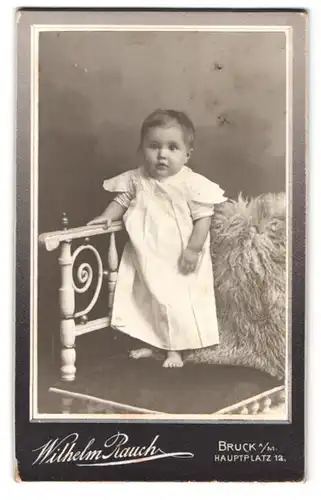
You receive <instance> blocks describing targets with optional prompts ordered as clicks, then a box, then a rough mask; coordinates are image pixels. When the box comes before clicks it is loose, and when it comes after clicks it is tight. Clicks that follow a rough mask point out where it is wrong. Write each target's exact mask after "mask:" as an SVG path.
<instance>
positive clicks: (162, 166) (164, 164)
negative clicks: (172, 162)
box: [156, 163, 167, 168]
mask: <svg viewBox="0 0 321 500" xmlns="http://www.w3.org/2000/svg"><path fill="white" fill-rule="evenodd" d="M156 168H167V165H166V163H157V164H156Z"/></svg>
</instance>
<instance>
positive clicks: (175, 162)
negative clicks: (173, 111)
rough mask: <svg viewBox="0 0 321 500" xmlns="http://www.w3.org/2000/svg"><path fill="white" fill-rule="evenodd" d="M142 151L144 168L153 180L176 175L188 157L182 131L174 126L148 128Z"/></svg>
mask: <svg viewBox="0 0 321 500" xmlns="http://www.w3.org/2000/svg"><path fill="white" fill-rule="evenodd" d="M142 150H143V155H144V165H145V168H146V170H147V172H148V173H149V175H150V176H151V177H154V178H155V179H164V178H166V177H169V176H171V175H174V174H176V173H177V172H179V171H180V170H181V168H182V167H183V166H184V165H185V163H186V161H187V160H188V158H189V156H190V148H188V146H187V145H186V143H185V140H184V134H183V131H182V129H181V128H180V127H179V126H175V125H173V126H169V127H153V128H150V129H149V130H148V131H147V134H146V136H145V138H144V140H143V144H142Z"/></svg>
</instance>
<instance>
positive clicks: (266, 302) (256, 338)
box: [186, 193, 286, 379]
mask: <svg viewBox="0 0 321 500" xmlns="http://www.w3.org/2000/svg"><path fill="white" fill-rule="evenodd" d="M285 236H286V198H285V194H284V193H281V194H265V195H262V196H259V197H257V198H254V199H251V200H249V201H248V200H245V199H243V198H242V197H241V196H240V197H239V199H238V201H228V202H225V203H223V204H222V205H219V206H218V207H217V209H216V213H215V215H214V216H213V222H212V227H211V240H212V242H211V252H212V256H213V268H214V280H215V294H216V301H217V312H218V320H219V326H220V344H219V345H217V346H214V347H210V348H206V349H201V350H198V351H194V352H190V353H187V357H186V361H188V362H194V363H204V362H205V363H215V364H228V365H243V366H248V367H252V368H257V369H259V370H262V371H264V372H266V373H269V374H270V375H272V376H275V377H277V378H279V379H282V378H283V376H284V370H285V331H286V330H285V328H286V304H285V288H286V244H285Z"/></svg>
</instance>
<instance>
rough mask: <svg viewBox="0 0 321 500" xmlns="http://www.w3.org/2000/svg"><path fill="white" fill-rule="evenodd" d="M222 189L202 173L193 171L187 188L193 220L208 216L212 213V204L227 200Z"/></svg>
mask: <svg viewBox="0 0 321 500" xmlns="http://www.w3.org/2000/svg"><path fill="white" fill-rule="evenodd" d="M223 194H224V191H223V189H221V188H220V186H219V185H218V184H215V183H214V182H212V181H210V180H208V179H206V177H203V176H202V175H199V174H195V173H193V176H192V179H191V184H190V188H189V203H188V204H189V207H190V210H191V215H192V219H193V220H197V219H201V218H202V217H210V216H212V215H213V213H214V205H216V204H218V203H223V202H224V201H226V200H227V198H226V197H225V196H223Z"/></svg>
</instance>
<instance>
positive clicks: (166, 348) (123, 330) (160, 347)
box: [110, 325, 220, 351]
mask: <svg viewBox="0 0 321 500" xmlns="http://www.w3.org/2000/svg"><path fill="white" fill-rule="evenodd" d="M110 326H111V328H112V329H113V330H117V331H119V332H122V333H124V334H125V335H128V336H129V337H131V338H134V339H137V340H140V341H141V342H143V343H144V344H147V345H150V346H152V347H156V348H157V349H161V350H162V351H189V350H197V349H205V348H206V347H214V346H215V345H219V343H220V341H219V340H217V341H214V342H211V343H206V344H203V345H201V346H200V345H199V344H198V345H197V347H192V346H188V347H164V346H160V345H156V344H151V343H150V342H146V341H145V340H143V339H142V338H140V337H137V336H136V335H133V334H132V333H129V332H128V331H126V330H125V329H124V328H121V327H119V326H115V325H110Z"/></svg>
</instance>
